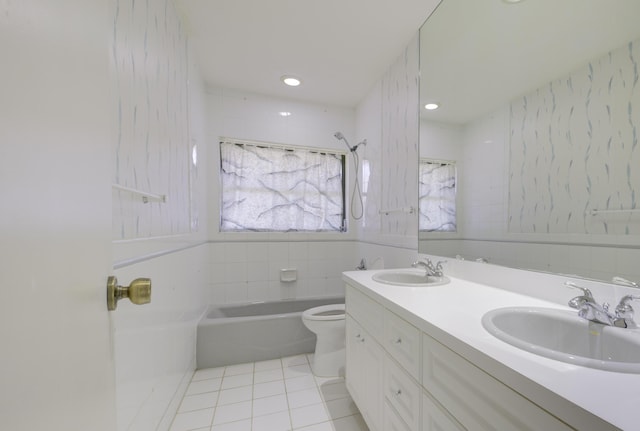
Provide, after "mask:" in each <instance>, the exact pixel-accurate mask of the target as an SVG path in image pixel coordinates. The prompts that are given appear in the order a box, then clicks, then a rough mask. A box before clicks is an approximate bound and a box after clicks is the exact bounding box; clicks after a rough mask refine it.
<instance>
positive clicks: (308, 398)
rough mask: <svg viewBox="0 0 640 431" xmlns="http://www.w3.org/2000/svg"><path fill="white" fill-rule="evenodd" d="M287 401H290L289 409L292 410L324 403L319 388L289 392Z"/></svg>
mask: <svg viewBox="0 0 640 431" xmlns="http://www.w3.org/2000/svg"><path fill="white" fill-rule="evenodd" d="M287 399H288V400H289V408H291V409H295V408H298V407H304V406H310V405H312V404H320V403H322V397H320V392H319V391H318V389H317V388H309V389H303V390H301V391H297V392H288V393H287Z"/></svg>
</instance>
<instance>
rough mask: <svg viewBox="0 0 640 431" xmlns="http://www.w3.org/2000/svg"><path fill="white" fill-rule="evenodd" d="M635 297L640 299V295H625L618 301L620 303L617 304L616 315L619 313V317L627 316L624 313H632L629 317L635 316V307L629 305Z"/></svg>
mask: <svg viewBox="0 0 640 431" xmlns="http://www.w3.org/2000/svg"><path fill="white" fill-rule="evenodd" d="M634 299H640V295H625V296H623V297H622V299H620V302H619V303H618V305H617V306H616V315H619V316H618V317H627V316H626V315H624V316H623V314H629V313H630V316H628V317H633V307H632V306H631V305H629V303H630V302H631V301H633V300H634Z"/></svg>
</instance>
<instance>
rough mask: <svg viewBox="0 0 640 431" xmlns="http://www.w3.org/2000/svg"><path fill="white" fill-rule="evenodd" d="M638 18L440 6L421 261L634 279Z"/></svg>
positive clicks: (549, 4) (431, 37)
mask: <svg viewBox="0 0 640 431" xmlns="http://www.w3.org/2000/svg"><path fill="white" fill-rule="evenodd" d="M638 17H640V2H638V1H637V0H616V1H615V2H612V1H606V0H562V1H557V0H523V1H521V2H517V3H514V2H512V1H505V0H443V1H442V3H441V4H440V6H439V7H438V9H437V10H436V11H435V12H434V13H433V14H432V15H431V17H429V19H428V20H427V21H426V23H425V24H424V25H423V27H422V29H421V30H420V71H421V72H420V73H421V82H420V103H421V122H420V156H421V163H420V185H419V189H420V232H419V238H420V242H419V251H420V252H421V253H429V254H437V255H441V256H449V257H456V256H460V257H461V258H464V259H467V260H483V261H488V262H489V263H492V264H499V265H507V266H512V267H518V268H525V269H533V270H542V271H550V272H556V273H563V274H575V275H579V276H583V277H589V278H596V279H603V280H611V278H612V277H613V276H615V275H618V276H623V277H626V278H630V279H635V280H638V279H640V269H639V268H637V267H638V266H640V265H638V264H637V263H638V262H640V205H638V200H640V147H639V146H638V126H640V82H638V81H639V78H638V76H639V71H638V62H639V61H640V26H639V25H638V24H637V20H638ZM428 104H433V105H438V106H437V109H427V108H425V106H426V105H428ZM431 108H433V106H431ZM452 166H453V169H452V168H451V167H452ZM445 171H446V172H445ZM452 227H453V228H452Z"/></svg>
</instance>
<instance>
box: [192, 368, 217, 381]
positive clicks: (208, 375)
mask: <svg viewBox="0 0 640 431" xmlns="http://www.w3.org/2000/svg"><path fill="white" fill-rule="evenodd" d="M224 369H225V367H219V368H203V369H201V370H196V372H195V373H193V377H192V378H191V381H193V382H195V381H197V380H207V379H219V378H222V376H223V374H224Z"/></svg>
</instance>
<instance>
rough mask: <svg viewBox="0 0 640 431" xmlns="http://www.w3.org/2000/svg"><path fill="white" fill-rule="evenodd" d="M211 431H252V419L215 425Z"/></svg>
mask: <svg viewBox="0 0 640 431" xmlns="http://www.w3.org/2000/svg"><path fill="white" fill-rule="evenodd" d="M211 431H251V419H245V420H241V421H237V422H230V423H226V424H220V425H214V426H213V427H211Z"/></svg>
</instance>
